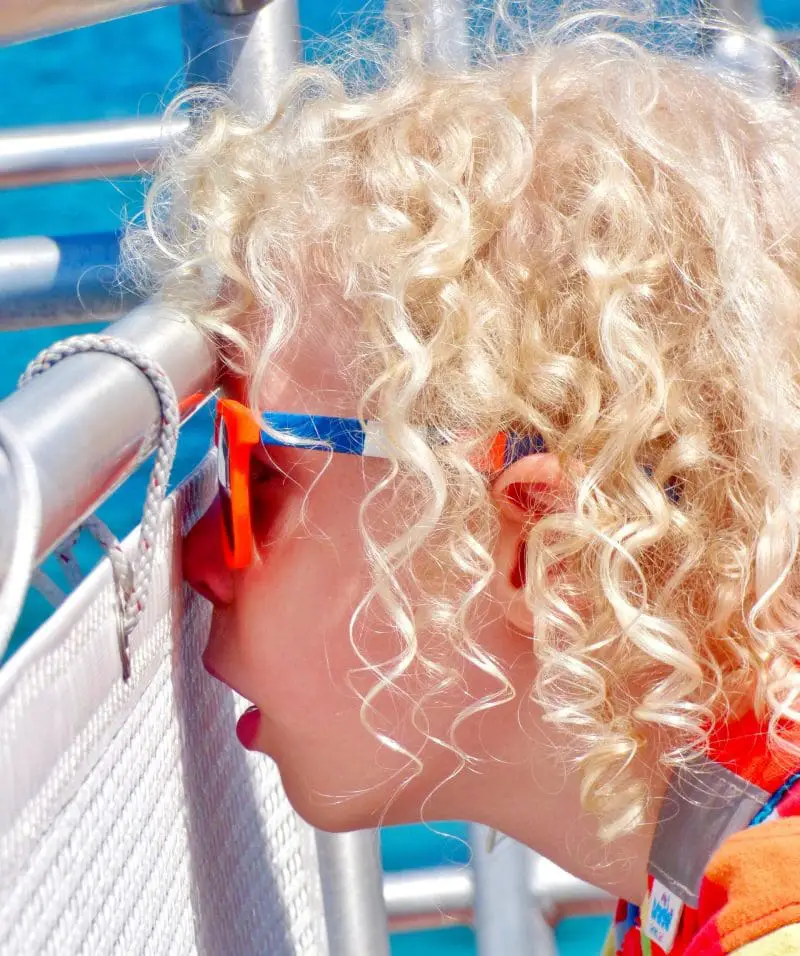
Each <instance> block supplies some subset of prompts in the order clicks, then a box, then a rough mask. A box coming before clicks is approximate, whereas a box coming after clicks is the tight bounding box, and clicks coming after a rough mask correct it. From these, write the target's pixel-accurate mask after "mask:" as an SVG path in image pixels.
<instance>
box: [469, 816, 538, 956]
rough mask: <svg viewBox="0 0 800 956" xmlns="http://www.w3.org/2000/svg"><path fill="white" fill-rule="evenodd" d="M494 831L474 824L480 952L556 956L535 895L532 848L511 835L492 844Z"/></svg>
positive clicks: (480, 954)
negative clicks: (492, 832) (533, 892)
mask: <svg viewBox="0 0 800 956" xmlns="http://www.w3.org/2000/svg"><path fill="white" fill-rule="evenodd" d="M488 839H489V830H488V828H487V827H484V826H480V825H478V824H472V825H471V826H470V846H471V848H472V854H473V864H472V865H473V869H474V871H475V935H476V937H477V942H478V956H509V954H510V953H513V954H514V956H556V949H555V941H554V939H553V933H552V931H551V930H550V927H549V926H548V925H547V923H546V922H545V920H544V917H543V915H542V913H541V911H540V910H539V909H538V908H537V907H536V906H535V905H534V903H533V900H532V899H531V895H530V885H531V865H532V854H531V851H530V850H529V849H528V848H527V847H525V846H523V845H522V844H521V843H517V842H516V841H515V840H511V839H508V838H504V839H501V840H500V841H499V842H497V844H496V845H495V846H494V848H493V849H491V850H490V849H489V845H488Z"/></svg>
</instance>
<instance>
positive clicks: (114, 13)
mask: <svg viewBox="0 0 800 956" xmlns="http://www.w3.org/2000/svg"><path fill="white" fill-rule="evenodd" d="M169 2H170V0H36V2H33V3H32V2H31V0H2V2H0V46H7V45H8V44H9V43H18V42H19V41H21V40H31V39H33V38H34V37H41V36H46V35H48V34H50V33H63V32H64V31H65V30H72V29H73V28H74V27H85V26H89V24H92V23H100V22H102V21H103V20H114V19H116V18H117V17H124V16H127V14H129V13H142V12H143V11H144V10H152V9H153V8H154V7H164V6H167V5H168V4H169ZM176 2H178V3H180V2H183V0H176Z"/></svg>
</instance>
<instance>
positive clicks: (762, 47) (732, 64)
mask: <svg viewBox="0 0 800 956" xmlns="http://www.w3.org/2000/svg"><path fill="white" fill-rule="evenodd" d="M700 9H701V12H702V14H703V15H704V17H705V18H706V19H707V23H708V26H707V27H706V28H705V29H704V30H703V31H702V37H701V43H702V46H703V48H704V49H705V52H706V55H707V56H708V58H709V60H710V61H711V64H712V66H713V67H714V69H715V70H717V71H719V72H720V73H722V74H727V75H728V76H730V77H735V78H738V79H739V80H741V81H743V82H744V83H745V84H746V85H747V87H748V88H749V89H750V90H751V91H752V92H754V93H760V94H767V95H769V94H773V93H777V92H779V91H781V90H782V89H784V88H785V87H786V81H787V77H786V76H784V71H783V69H782V65H781V63H780V62H779V58H778V57H777V56H776V54H775V52H774V51H773V50H772V49H771V48H770V46H769V45H768V42H765V41H774V40H775V34H774V33H773V31H771V30H769V29H767V27H766V25H765V24H764V20H763V16H762V13H761V8H760V3H759V0H701V4H700ZM725 24H729V25H730V27H731V28H732V29H729V30H726V29H724V26H725ZM720 26H722V27H723V29H720ZM737 28H738V29H737Z"/></svg>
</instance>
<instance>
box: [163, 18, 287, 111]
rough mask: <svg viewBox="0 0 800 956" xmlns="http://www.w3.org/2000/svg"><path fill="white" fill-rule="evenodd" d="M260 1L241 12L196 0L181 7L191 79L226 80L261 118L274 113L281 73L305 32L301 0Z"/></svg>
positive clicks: (245, 106)
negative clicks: (250, 10)
mask: <svg viewBox="0 0 800 956" xmlns="http://www.w3.org/2000/svg"><path fill="white" fill-rule="evenodd" d="M255 2H256V0H254V2H253V3H250V4H248V5H249V6H253V5H254V3H255ZM257 2H258V6H259V7H260V8H261V9H260V12H258V13H254V14H243V15H238V16H230V15H228V14H225V13H214V12H211V11H209V10H208V9H206V8H204V7H203V6H200V5H198V4H192V5H189V6H184V7H183V8H182V9H181V20H182V26H183V37H184V43H185V46H186V49H187V52H188V60H187V65H186V82H187V84H193V83H197V82H205V83H222V82H225V83H227V85H228V86H229V88H230V91H231V94H232V96H233V97H234V99H235V100H236V102H237V103H238V104H239V106H240V107H241V108H242V109H243V110H245V112H248V113H250V114H252V115H253V116H254V117H256V118H257V119H260V118H263V117H265V116H267V115H269V113H270V111H271V109H272V103H273V101H274V94H275V90H276V86H277V84H278V82H279V81H280V78H281V77H282V76H284V75H285V74H286V72H287V71H288V70H290V69H291V67H292V65H293V64H294V63H295V62H296V61H297V58H298V55H299V53H300V33H299V26H298V13H297V0H268V2H266V3H265V2H264V0H257ZM219 5H220V4H217V6H219ZM228 5H229V6H232V4H228Z"/></svg>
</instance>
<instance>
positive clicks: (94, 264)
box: [0, 232, 138, 331]
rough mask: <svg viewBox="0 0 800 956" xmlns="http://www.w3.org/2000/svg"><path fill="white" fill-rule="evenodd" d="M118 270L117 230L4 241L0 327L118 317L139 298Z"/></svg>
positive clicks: (1, 242) (1, 243)
mask: <svg viewBox="0 0 800 956" xmlns="http://www.w3.org/2000/svg"><path fill="white" fill-rule="evenodd" d="M118 269H119V237H118V236H117V234H116V233H113V232H109V233H96V234H93V235H86V236H65V237H64V238H61V239H52V238H50V237H49V236H28V237H26V238H23V239H2V240H0V331H7V330H9V329H28V328H40V327H42V326H46V325H63V324H65V323H73V322H100V321H102V322H111V321H114V320H115V319H118V318H120V317H121V316H122V315H124V314H125V313H127V312H129V311H130V310H131V309H132V308H133V307H134V305H136V304H137V301H138V297H137V296H136V295H134V294H133V293H132V292H130V291H128V288H127V286H126V283H125V282H124V281H118Z"/></svg>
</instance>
